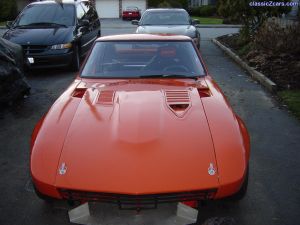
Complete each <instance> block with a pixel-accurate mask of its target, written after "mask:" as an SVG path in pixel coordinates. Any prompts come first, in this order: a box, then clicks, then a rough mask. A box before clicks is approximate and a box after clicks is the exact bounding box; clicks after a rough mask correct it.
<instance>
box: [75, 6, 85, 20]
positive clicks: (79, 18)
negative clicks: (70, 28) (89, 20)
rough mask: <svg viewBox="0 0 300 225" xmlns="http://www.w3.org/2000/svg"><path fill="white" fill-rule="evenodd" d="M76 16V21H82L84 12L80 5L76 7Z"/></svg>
mask: <svg viewBox="0 0 300 225" xmlns="http://www.w3.org/2000/svg"><path fill="white" fill-rule="evenodd" d="M76 14H77V19H78V20H82V19H83V17H84V14H85V12H84V10H83V8H82V6H81V5H77V8H76Z"/></svg>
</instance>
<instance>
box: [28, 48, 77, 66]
mask: <svg viewBox="0 0 300 225" xmlns="http://www.w3.org/2000/svg"><path fill="white" fill-rule="evenodd" d="M72 55H73V52H72V51H71V52H68V53H62V54H39V55H37V54H25V62H26V66H27V67H28V68H30V69H40V68H54V67H65V66H68V65H69V64H70V63H71V60H72Z"/></svg>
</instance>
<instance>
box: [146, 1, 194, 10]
mask: <svg viewBox="0 0 300 225" xmlns="http://www.w3.org/2000/svg"><path fill="white" fill-rule="evenodd" d="M148 5H149V7H152V8H156V7H159V8H160V7H161V8H167V7H168V8H169V7H170V8H185V9H186V8H187V7H188V0H164V1H162V0H149V1H148Z"/></svg>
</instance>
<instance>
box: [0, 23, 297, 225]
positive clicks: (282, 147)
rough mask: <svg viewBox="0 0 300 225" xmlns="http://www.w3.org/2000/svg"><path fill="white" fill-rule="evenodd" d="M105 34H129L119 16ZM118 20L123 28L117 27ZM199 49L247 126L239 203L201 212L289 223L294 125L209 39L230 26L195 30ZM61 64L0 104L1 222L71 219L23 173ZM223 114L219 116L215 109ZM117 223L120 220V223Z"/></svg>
mask: <svg viewBox="0 0 300 225" xmlns="http://www.w3.org/2000/svg"><path fill="white" fill-rule="evenodd" d="M109 22H112V23H113V24H115V22H114V21H108V24H106V25H104V26H103V34H104V35H109V34H119V33H128V32H133V31H134V27H130V26H129V25H128V23H124V27H123V26H122V24H123V22H122V21H117V22H116V23H119V24H118V26H116V25H114V26H115V27H113V26H110V25H109ZM120 24H121V26H120ZM200 31H201V33H202V43H201V44H202V47H201V51H202V54H203V57H204V60H205V61H206V63H207V65H208V69H209V71H210V73H211V74H212V76H213V77H214V79H215V80H216V81H217V83H218V84H219V85H220V86H221V88H222V89H223V91H224V92H225V94H226V96H227V97H228V99H229V101H230V102H231V104H232V105H233V108H234V110H235V111H236V112H237V113H238V114H239V115H240V116H241V117H242V118H243V119H244V121H245V122H246V125H247V127H248V129H249V131H250V135H251V144H252V154H251V162H250V181H249V190H248V194H247V196H246V198H245V199H244V200H242V201H241V202H240V203H239V204H232V203H224V202H215V203H212V204H209V205H208V206H207V207H206V208H203V210H202V211H200V212H199V213H200V214H202V215H204V214H205V215H207V216H224V215H225V216H231V217H233V218H235V220H237V222H238V224H239V225H295V224H297V223H298V220H299V214H300V213H299V212H300V204H299V201H300V165H299V161H300V151H299V149H300V138H299V137H300V124H299V121H297V120H296V119H295V118H294V117H293V116H291V115H290V114H289V113H288V112H287V110H286V109H284V108H282V107H281V106H280V104H278V103H277V101H276V100H274V97H273V96H271V95H270V94H268V93H267V92H265V91H264V89H263V88H262V87H261V86H260V85H258V84H257V83H255V82H253V81H252V80H251V79H250V78H249V77H248V76H247V75H246V74H245V72H244V71H243V70H241V69H240V67H238V66H237V65H236V64H235V63H234V62H232V61H231V60H230V59H229V58H228V57H226V56H225V55H224V54H223V52H222V51H220V50H219V49H218V48H217V47H216V46H214V45H213V43H211V41H210V38H212V37H215V36H219V35H222V34H225V33H232V32H237V29H234V28H226V29H223V28H201V29H200ZM74 76H75V75H74V74H73V73H70V72H67V71H65V70H47V71H37V72H35V73H32V74H30V75H28V80H29V82H30V84H31V85H32V94H31V95H30V96H29V97H28V98H26V99H24V100H23V101H21V102H19V103H17V104H16V105H15V106H12V107H9V108H6V109H0V125H1V129H0V143H1V145H0V177H1V182H0V190H1V192H0V199H1V201H0V212H1V213H0V224H14V225H19V224H20V225H27V224H28V225H29V224H43V225H48V224H49V225H53V224H62V225H63V224H69V222H68V217H67V210H68V208H69V207H68V206H67V205H65V204H54V205H47V204H45V203H44V202H43V201H41V200H39V199H38V198H37V197H36V196H35V194H34V193H33V190H32V186H31V184H30V175H29V166H28V165H29V141H30V135H31V131H32V129H33V127H34V125H35V123H36V122H37V121H38V119H39V118H40V117H41V116H42V115H43V114H44V113H45V112H46V111H47V110H48V108H49V107H50V106H51V104H52V103H53V102H54V101H55V99H56V98H57V97H58V96H59V95H60V94H61V93H62V91H63V90H64V89H65V88H66V87H67V86H68V85H69V83H70V82H71V81H72V79H73V78H74ZM220 116H222V115H220ZM122 225H123V224H122Z"/></svg>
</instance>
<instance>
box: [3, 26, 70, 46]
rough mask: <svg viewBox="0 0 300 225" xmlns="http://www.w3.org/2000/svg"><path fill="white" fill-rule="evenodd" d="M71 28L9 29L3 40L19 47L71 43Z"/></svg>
mask: <svg viewBox="0 0 300 225" xmlns="http://www.w3.org/2000/svg"><path fill="white" fill-rule="evenodd" d="M72 32H73V27H68V28H64V27H58V28H34V29H10V30H8V31H7V32H6V33H5V35H4V36H3V38H5V39H7V40H9V41H11V42H14V43H16V44H20V45H28V44H31V45H55V44H63V43H67V42H70V41H72V40H71V38H70V36H72V35H70V34H72Z"/></svg>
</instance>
